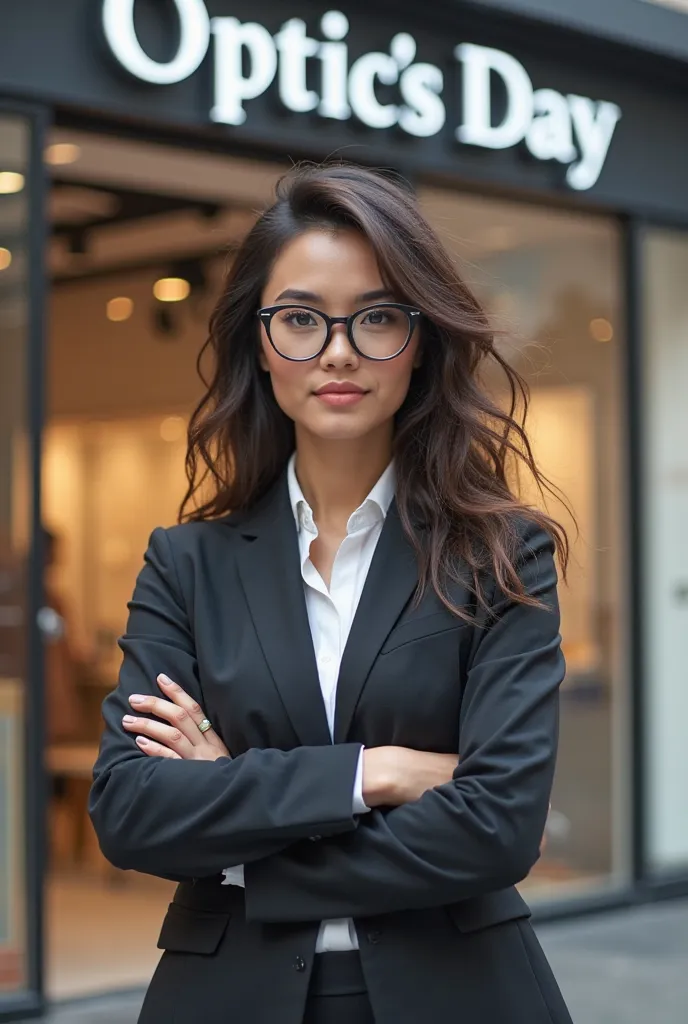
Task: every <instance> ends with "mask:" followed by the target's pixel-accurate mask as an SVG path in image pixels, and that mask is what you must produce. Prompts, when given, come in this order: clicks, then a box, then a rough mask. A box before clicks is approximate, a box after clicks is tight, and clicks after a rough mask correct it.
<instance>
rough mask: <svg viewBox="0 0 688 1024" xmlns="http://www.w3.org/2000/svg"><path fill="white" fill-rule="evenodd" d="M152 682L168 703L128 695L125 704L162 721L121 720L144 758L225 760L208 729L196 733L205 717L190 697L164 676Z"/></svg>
mask: <svg viewBox="0 0 688 1024" xmlns="http://www.w3.org/2000/svg"><path fill="white" fill-rule="evenodd" d="M156 682H157V684H158V686H159V687H160V689H161V690H162V692H163V693H164V694H165V695H166V696H167V697H168V698H169V699H168V700H165V699H164V698H162V697H148V696H145V695H143V694H138V693H132V695H131V697H130V698H129V703H130V704H131V706H132V708H133V710H134V711H144V712H145V713H146V714H148V715H155V717H156V718H161V719H162V720H163V721H162V722H157V721H155V720H154V719H149V718H136V717H134V716H133V715H125V716H124V718H123V719H122V725H123V726H124V728H125V729H126V730H127V732H131V733H136V734H137V735H136V743H137V744H138V746H139V748H140V749H141V750H142V751H143V752H144V754H148V755H149V756H150V757H170V758H174V759H176V760H184V761H216V760H217V759H218V757H229V751H228V750H227V747H226V746H225V745H224V743H223V742H222V740H221V739H220V737H219V736H218V735H217V733H216V732H215V730H214V729H213V728H212V726H211V728H210V729H208V730H207V731H206V732H201V730H200V729H199V725H200V724H201V723H202V722H203V721H204V719H205V714H204V712H203V711H202V710H201V708H200V706H199V705H198V704H197V703H196V701H195V700H194V699H193V697H189V695H188V693H186V692H185V691H184V690H182V688H181V686H179V685H178V684H177V683H175V682H173V681H172V680H171V679H170V678H169V677H168V676H165V675H159V676H158V678H157V680H156ZM165 723H168V724H165Z"/></svg>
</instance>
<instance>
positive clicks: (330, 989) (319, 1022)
mask: <svg viewBox="0 0 688 1024" xmlns="http://www.w3.org/2000/svg"><path fill="white" fill-rule="evenodd" d="M303 1024H375V1020H374V1017H373V1011H372V1008H371V1006H370V1001H369V999H368V994H367V992H366V986H365V979H364V977H363V971H362V969H361V959H360V957H359V955H358V953H356V952H350V953H319V954H317V955H316V957H315V963H314V964H313V973H312V975H311V982H310V985H309V988H308V999H307V1001H306V1012H305V1014H304V1018H303Z"/></svg>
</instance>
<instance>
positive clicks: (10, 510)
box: [0, 114, 29, 1006]
mask: <svg viewBox="0 0 688 1024" xmlns="http://www.w3.org/2000/svg"><path fill="white" fill-rule="evenodd" d="M28 154H29V130H28V126H27V125H26V124H25V123H24V121H22V120H21V119H19V118H15V117H11V116H6V115H2V114H0V1006H1V1005H2V998H3V996H4V995H6V994H8V993H13V992H17V991H18V990H21V989H23V988H24V987H25V986H26V984H27V963H26V878H25V876H24V864H25V854H24V849H25V832H24V806H25V805H24V788H23V786H24V773H23V768H24V750H23V735H24V694H25V684H26V663H25V643H24V623H25V620H26V609H25V604H24V601H25V598H24V594H25V592H26V586H25V575H26V552H27V547H28V537H27V535H26V530H27V526H26V524H27V520H28V515H27V512H28V502H27V493H26V492H27V474H26V471H25V458H24V454H25V451H26V407H25V396H26V393H27V387H26V376H25V374H26V369H25V368H26V351H27V320H28V315H27V312H28V310H27V307H28V304H27V275H28V258H27V249H28V239H27V229H28V196H27V192H28V189H27V188H26V174H27V161H28Z"/></svg>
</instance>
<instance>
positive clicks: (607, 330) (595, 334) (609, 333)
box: [589, 316, 614, 341]
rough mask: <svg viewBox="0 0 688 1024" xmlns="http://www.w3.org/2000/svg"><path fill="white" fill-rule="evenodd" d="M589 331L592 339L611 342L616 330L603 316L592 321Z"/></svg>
mask: <svg viewBox="0 0 688 1024" xmlns="http://www.w3.org/2000/svg"><path fill="white" fill-rule="evenodd" d="M589 330H590V337H591V338H593V339H594V340H595V341H611V340H612V338H613V337H614V328H613V327H612V325H611V324H610V322H609V320H605V318H604V317H601V316H598V317H595V319H594V320H591V321H590V326H589Z"/></svg>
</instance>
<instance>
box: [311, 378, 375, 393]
mask: <svg viewBox="0 0 688 1024" xmlns="http://www.w3.org/2000/svg"><path fill="white" fill-rule="evenodd" d="M315 393H316V395H364V394H365V393H366V392H365V388H362V387H359V385H358V384H352V383H351V382H350V381H330V383H329V384H323V386H322V387H321V388H318V390H317V391H316V392H315Z"/></svg>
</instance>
